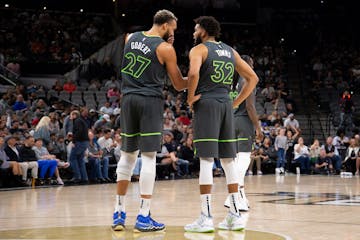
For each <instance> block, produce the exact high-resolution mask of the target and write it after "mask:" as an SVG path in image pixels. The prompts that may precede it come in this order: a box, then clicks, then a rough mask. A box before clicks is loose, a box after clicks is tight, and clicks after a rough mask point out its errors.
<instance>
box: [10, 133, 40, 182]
mask: <svg viewBox="0 0 360 240" xmlns="http://www.w3.org/2000/svg"><path fill="white" fill-rule="evenodd" d="M5 142H6V147H5V148H4V151H5V153H6V155H7V156H8V158H9V161H13V162H17V163H18V164H19V166H20V169H21V171H20V172H21V174H22V182H24V183H25V182H26V180H27V170H28V168H29V166H28V165H29V164H28V163H27V162H22V161H21V160H20V156H19V151H18V148H17V146H16V145H17V138H16V137H14V136H13V135H10V136H8V137H7V138H6V141H5ZM31 169H32V176H33V177H34V176H36V177H37V171H38V168H37V165H36V167H33V166H32V168H31Z"/></svg>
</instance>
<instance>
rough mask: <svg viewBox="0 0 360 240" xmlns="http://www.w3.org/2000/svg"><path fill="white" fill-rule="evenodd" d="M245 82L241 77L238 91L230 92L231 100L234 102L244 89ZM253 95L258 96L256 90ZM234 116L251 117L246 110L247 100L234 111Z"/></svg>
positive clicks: (237, 87) (237, 86)
mask: <svg viewBox="0 0 360 240" xmlns="http://www.w3.org/2000/svg"><path fill="white" fill-rule="evenodd" d="M244 81H245V79H244V78H242V77H241V76H239V81H238V83H237V85H236V90H235V91H232V92H230V98H231V99H232V100H234V99H235V98H236V97H237V95H238V94H239V93H240V92H241V89H242V87H243V85H244ZM253 94H256V90H255V89H254V91H253ZM254 104H255V103H254ZM234 115H235V116H249V115H248V112H247V109H246V100H245V101H243V102H242V103H241V104H240V105H239V106H238V108H236V109H235V110H234Z"/></svg>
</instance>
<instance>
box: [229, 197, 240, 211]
mask: <svg viewBox="0 0 360 240" xmlns="http://www.w3.org/2000/svg"><path fill="white" fill-rule="evenodd" d="M229 197H230V212H231V213H233V214H237V215H240V211H239V209H240V207H239V205H240V203H239V199H240V194H239V192H236V193H229Z"/></svg>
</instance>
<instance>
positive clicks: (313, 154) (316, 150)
mask: <svg viewBox="0 0 360 240" xmlns="http://www.w3.org/2000/svg"><path fill="white" fill-rule="evenodd" d="M320 149H321V147H320V142H319V140H317V139H314V143H313V144H312V145H311V146H310V163H311V164H312V165H314V164H315V163H316V160H317V159H318V158H319V156H320Z"/></svg>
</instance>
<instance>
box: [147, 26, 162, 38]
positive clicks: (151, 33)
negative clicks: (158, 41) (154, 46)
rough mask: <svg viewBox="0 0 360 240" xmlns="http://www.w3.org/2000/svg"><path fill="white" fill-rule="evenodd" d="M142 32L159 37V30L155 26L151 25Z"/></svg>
mask: <svg viewBox="0 0 360 240" xmlns="http://www.w3.org/2000/svg"><path fill="white" fill-rule="evenodd" d="M144 34H145V35H147V36H157V37H160V31H159V29H158V28H157V27H156V26H153V27H152V28H150V30H148V31H144Z"/></svg>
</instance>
